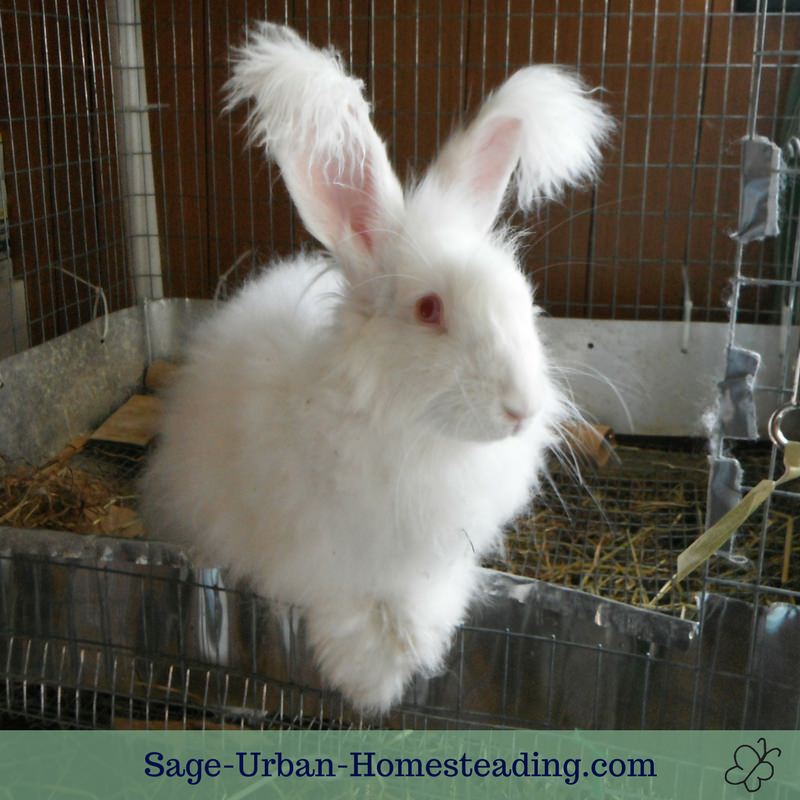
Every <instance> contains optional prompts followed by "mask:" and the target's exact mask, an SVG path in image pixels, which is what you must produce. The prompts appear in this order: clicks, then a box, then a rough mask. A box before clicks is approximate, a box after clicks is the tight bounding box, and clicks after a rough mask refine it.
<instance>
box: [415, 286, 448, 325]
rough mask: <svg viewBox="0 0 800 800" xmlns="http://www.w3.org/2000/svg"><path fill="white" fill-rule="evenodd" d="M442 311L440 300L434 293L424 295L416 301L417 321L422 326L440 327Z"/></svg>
mask: <svg viewBox="0 0 800 800" xmlns="http://www.w3.org/2000/svg"><path fill="white" fill-rule="evenodd" d="M443 310H444V309H443V307H442V298H441V297H439V295H438V294H435V293H434V292H431V294H426V295H424V296H423V297H420V298H419V300H417V306H416V314H417V319H418V320H419V321H420V322H422V323H423V324H424V325H438V326H440V327H441V326H442V322H443V320H442V312H443Z"/></svg>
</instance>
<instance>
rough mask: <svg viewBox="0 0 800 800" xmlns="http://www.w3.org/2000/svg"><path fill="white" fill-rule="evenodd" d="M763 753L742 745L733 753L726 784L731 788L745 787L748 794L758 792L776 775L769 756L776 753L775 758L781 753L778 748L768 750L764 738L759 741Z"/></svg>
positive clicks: (750, 746) (726, 775) (747, 745)
mask: <svg viewBox="0 0 800 800" xmlns="http://www.w3.org/2000/svg"><path fill="white" fill-rule="evenodd" d="M757 744H760V745H761V751H760V752H759V750H758V747H757V746H756V747H753V746H752V745H749V744H741V745H739V746H738V747H737V748H736V750H734V752H733V766H732V767H731V768H730V769H729V770H728V771H727V772H726V773H725V782H726V783H729V784H730V785H731V786H744V788H745V789H747V791H748V792H757V791H758V790H759V789H760V788H761V784H762V783H766V782H767V781H768V780H769V779H770V778H772V776H773V775H774V774H775V767H773V766H772V762H771V761H769V760H768V759H767V756H769V755H770V754H772V753H774V754H775V757H777V756H780V754H781V751H780V749H779V748H777V747H772V748H770V749H769V750H767V742H766V740H765V739H764V738H763V737H762V738H761V739H759V740H758V743H757Z"/></svg>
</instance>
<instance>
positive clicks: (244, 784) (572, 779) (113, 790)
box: [0, 731, 800, 800]
mask: <svg viewBox="0 0 800 800" xmlns="http://www.w3.org/2000/svg"><path fill="white" fill-rule="evenodd" d="M62 797H72V798H86V799H88V798H104V800H109V799H111V798H120V799H122V798H126V799H127V798H183V797H192V798H226V800H238V799H239V798H272V797H274V798H290V797H291V798H295V797H301V798H302V797H307V798H339V797H341V798H349V797H353V798H373V797H375V798H378V797H380V798H395V797H396V798H418V797H419V798H459V799H460V798H495V797H496V798H535V797H547V798H573V799H574V798H587V799H589V798H591V799H600V798H609V800H611V798H614V799H615V800H616V798H653V800H655V799H656V798H658V799H659V800H662V799H663V800H684V799H685V800H719V798H726V800H734V799H735V798H753V797H754V798H758V800H762V799H763V800H767V798H769V799H770V800H773V799H775V798H785V800H789V798H795V799H796V798H800V733H797V732H785V731H740V732H698V731H669V732H658V731H632V732H618V731H617V732H615V731H609V732H602V731H601V732H579V731H571V732H540V731H488V732H476V731H471V732H458V731H447V732H439V731H430V732H419V731H395V732H388V731H383V732H363V731H350V732H338V731H319V732H307V731H283V732H265V733H256V732H239V731H214V732H171V731H170V732H163V733H156V732H150V731H141V732H100V731H86V732H66V731H46V732H27V731H26V732H11V731H7V732H2V733H0V798H2V799H6V798H7V799H8V800H11V799H12V798H13V799H14V800H16V799H17V798H19V799H20V800H22V799H23V798H24V800H34V798H47V799H48V800H51V799H52V798H62Z"/></svg>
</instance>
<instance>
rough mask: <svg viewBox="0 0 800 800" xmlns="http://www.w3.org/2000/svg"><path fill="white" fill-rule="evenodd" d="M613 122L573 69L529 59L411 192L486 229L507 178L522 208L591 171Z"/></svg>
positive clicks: (591, 174)
mask: <svg viewBox="0 0 800 800" xmlns="http://www.w3.org/2000/svg"><path fill="white" fill-rule="evenodd" d="M612 128H613V122H612V120H611V118H610V117H609V116H608V115H607V113H606V111H605V108H604V107H603V105H602V104H601V103H599V102H598V101H597V100H595V99H593V98H592V97H591V94H590V92H589V91H587V90H586V88H585V87H584V86H583V84H582V83H581V81H580V79H579V78H578V77H577V76H576V75H574V74H571V73H569V72H567V71H566V70H563V69H560V68H558V67H553V66H535V67H526V68H525V69H521V70H520V71H519V72H516V73H515V74H514V75H512V76H511V77H510V78H509V79H508V80H507V81H506V82H505V83H504V84H503V85H502V86H501V87H500V88H499V89H498V90H497V91H495V92H494V93H493V94H492V95H490V97H489V98H488V99H487V100H486V102H485V103H484V105H483V107H482V108H481V110H480V112H479V113H478V116H477V117H476V118H475V119H474V121H473V122H472V123H471V124H470V125H469V126H468V127H467V128H466V129H464V130H461V131H457V132H456V133H455V134H454V135H453V136H452V137H451V138H450V140H449V141H448V142H447V144H446V145H445V147H444V149H443V150H442V152H441V154H440V155H439V157H438V158H437V159H436V161H435V162H434V163H433V165H432V166H431V168H430V170H429V171H428V173H427V174H426V176H425V178H424V179H423V181H422V182H421V184H420V185H419V187H418V188H417V191H416V193H415V194H416V196H417V197H418V198H419V199H421V200H422V199H423V198H427V200H428V201H429V202H430V201H433V202H435V200H434V198H435V197H436V196H437V195H443V197H442V198H441V200H442V201H444V202H445V203H446V204H452V205H454V206H455V207H456V208H457V209H458V212H457V213H460V214H464V213H467V214H468V215H469V217H470V221H471V222H472V224H474V225H477V226H479V227H480V228H482V229H484V230H489V229H490V228H491V227H492V225H493V224H494V222H495V220H496V219H497V216H498V214H499V212H500V210H501V208H502V205H503V200H504V198H505V196H506V190H507V189H508V187H509V184H511V183H512V182H514V183H516V189H517V203H518V205H519V207H520V208H522V209H526V210H527V209H530V208H533V207H535V206H537V205H538V204H539V203H541V202H543V201H545V200H549V199H553V198H555V197H557V196H558V195H559V194H560V193H561V192H562V191H563V190H564V189H565V188H566V187H568V186H571V185H575V184H578V183H580V182H582V181H584V180H587V179H591V178H593V177H594V176H595V174H596V169H597V165H598V162H599V158H600V148H601V145H602V144H603V142H604V141H605V140H606V139H607V138H608V135H609V133H610V132H611V129H612ZM423 202H425V201H424V200H423Z"/></svg>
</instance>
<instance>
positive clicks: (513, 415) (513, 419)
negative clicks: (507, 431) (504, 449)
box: [503, 405, 531, 434]
mask: <svg viewBox="0 0 800 800" xmlns="http://www.w3.org/2000/svg"><path fill="white" fill-rule="evenodd" d="M503 416H505V418H506V419H507V420H508V421H509V422H510V423H512V424H513V426H514V427H513V428H512V429H511V432H512V433H513V434H517V433H519V432H520V431H521V430H522V427H523V425H524V424H525V423H526V422H527V421H528V420H529V419H530V417H531V414H530V413H529V412H527V411H523V410H521V409H518V408H516V407H512V406H508V405H504V406H503Z"/></svg>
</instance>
